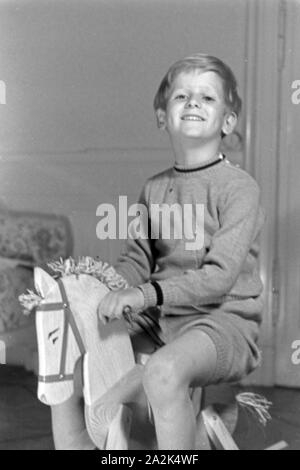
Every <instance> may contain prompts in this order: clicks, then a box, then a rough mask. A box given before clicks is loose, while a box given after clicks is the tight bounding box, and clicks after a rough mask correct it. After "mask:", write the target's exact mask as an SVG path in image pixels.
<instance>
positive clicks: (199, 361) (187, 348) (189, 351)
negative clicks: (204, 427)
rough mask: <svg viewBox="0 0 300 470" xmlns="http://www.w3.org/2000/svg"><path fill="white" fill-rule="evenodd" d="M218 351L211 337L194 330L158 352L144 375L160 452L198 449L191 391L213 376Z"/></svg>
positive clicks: (153, 356) (149, 362) (150, 361)
mask: <svg viewBox="0 0 300 470" xmlns="http://www.w3.org/2000/svg"><path fill="white" fill-rule="evenodd" d="M216 363H217V352H216V349H215V345H214V344H213V342H212V340H211V339H210V337H209V336H208V335H207V334H206V333H204V332H202V331H201V330H196V329H195V330H191V331H189V332H187V333H185V334H184V335H183V336H182V337H180V338H178V339H176V340H175V341H173V342H172V343H170V344H168V345H166V346H164V347H163V348H161V349H159V350H158V351H157V352H155V353H154V354H153V355H152V357H151V358H150V359H149V361H148V363H147V365H146V368H145V374H144V381H143V384H144V389H145V392H146V395H147V397H148V400H149V402H150V404H151V407H152V411H153V415H154V421H155V428H156V435H157V441H158V448H159V449H164V450H167V449H170V450H172V449H173V450H184V449H195V440H196V417H195V414H194V409H193V405H192V401H191V398H190V393H189V388H190V387H191V386H192V385H193V386H195V385H196V386H201V385H205V384H206V383H207V381H208V380H209V379H210V378H211V377H212V375H213V373H214V371H215V367H216Z"/></svg>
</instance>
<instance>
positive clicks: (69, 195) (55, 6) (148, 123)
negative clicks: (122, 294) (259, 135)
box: [0, 0, 247, 258]
mask: <svg viewBox="0 0 300 470" xmlns="http://www.w3.org/2000/svg"><path fill="white" fill-rule="evenodd" d="M246 14H247V2H246V1H244V0H98V1H92V0H82V1H79V0H59V1H58V0H34V1H33V0H9V1H4V0H1V1H0V79H1V80H4V81H5V83H6V86H7V104H6V105H5V106H4V105H1V106H0V157H1V160H0V199H1V201H2V203H5V204H6V205H8V206H9V207H12V208H17V209H26V208H28V209H35V210H40V211H48V212H59V213H64V214H67V215H69V216H70V217H71V219H72V223H73V226H74V231H75V249H76V254H88V253H89V254H97V253H98V254H99V250H100V254H101V255H102V254H103V256H104V255H105V254H107V253H108V252H109V253H110V255H109V257H112V258H114V256H115V253H116V250H115V248H111V247H110V248H108V247H107V246H106V244H103V243H102V244H101V246H99V241H97V239H96V236H95V226H96V222H97V220H96V217H95V212H96V208H97V206H98V204H100V203H101V202H113V201H112V199H114V200H115V199H116V197H117V196H118V195H119V194H125V195H126V194H128V196H129V197H130V198H131V199H132V200H134V199H135V198H136V197H137V194H138V192H139V190H140V187H141V185H142V183H143V181H144V179H145V177H146V176H149V175H151V174H153V173H155V172H156V171H159V170H160V169H162V168H163V167H166V166H168V165H170V164H171V162H172V159H171V154H170V151H169V150H168V145H169V142H168V139H167V136H166V135H164V134H162V133H160V132H159V131H158V130H157V129H156V123H155V119H154V116H153V111H152V101H153V96H154V93H155V92H156V88H157V87H158V85H159V82H160V80H161V78H162V76H163V74H164V73H165V72H166V70H167V68H168V67H169V65H170V64H171V63H172V62H173V61H175V60H177V59H178V58H181V57H182V56H184V55H187V54H190V53H192V52H196V51H204V52H209V53H211V54H214V55H217V56H219V57H221V58H222V59H224V60H225V61H226V62H228V63H229V64H230V65H231V66H232V68H233V69H234V71H235V73H236V75H237V78H238V81H239V82H240V85H241V93H242V95H244V82H245V77H244V74H245V51H246V42H245V41H246V31H247V18H246ZM242 126H243V123H241V127H242ZM237 158H240V155H239V156H238V157H237Z"/></svg>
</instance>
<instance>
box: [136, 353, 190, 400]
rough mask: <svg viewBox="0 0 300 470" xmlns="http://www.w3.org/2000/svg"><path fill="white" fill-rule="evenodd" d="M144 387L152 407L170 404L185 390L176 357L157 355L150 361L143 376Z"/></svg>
mask: <svg viewBox="0 0 300 470" xmlns="http://www.w3.org/2000/svg"><path fill="white" fill-rule="evenodd" d="M143 386H144V390H145V393H146V395H147V398H148V400H149V401H150V403H151V404H152V405H155V404H157V405H159V404H165V403H166V401H167V402H170V401H171V400H172V399H175V398H176V396H178V394H179V393H180V391H183V390H185V389H188V384H184V381H183V380H182V378H181V374H180V370H178V363H177V361H176V358H175V357H171V356H167V355H163V354H160V353H155V354H153V356H151V358H150V359H149V360H148V362H147V364H146V366H145V370H144V376H143Z"/></svg>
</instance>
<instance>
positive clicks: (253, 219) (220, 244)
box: [140, 180, 263, 307]
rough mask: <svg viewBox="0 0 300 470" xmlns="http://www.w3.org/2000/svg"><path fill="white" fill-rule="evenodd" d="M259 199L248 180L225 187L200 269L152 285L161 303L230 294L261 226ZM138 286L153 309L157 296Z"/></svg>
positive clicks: (206, 299) (150, 289) (200, 301)
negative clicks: (215, 229)
mask: <svg viewBox="0 0 300 470" xmlns="http://www.w3.org/2000/svg"><path fill="white" fill-rule="evenodd" d="M245 183H246V184H245ZM259 196H260V193H259V188H258V186H257V184H256V183H255V182H254V181H252V180H251V182H250V183H248V182H245V181H240V180H238V181H234V182H231V183H230V184H229V186H228V190H227V191H226V192H225V194H223V197H222V200H220V203H219V207H218V209H219V220H220V229H219V230H218V231H217V232H216V233H215V235H214V236H213V238H212V242H211V246H210V249H209V251H208V253H207V254H206V256H205V257H204V260H203V263H202V266H201V268H200V269H195V270H189V271H187V272H186V273H184V274H182V275H179V276H175V277H172V278H170V279H166V280H160V281H158V282H157V283H156V284H158V286H157V285H156V291H158V292H157V294H158V295H159V290H161V294H162V297H163V304H166V305H173V306H176V305H177V306H180V305H196V306H199V305H204V304H209V303H213V302H218V300H220V299H221V298H222V297H223V296H224V295H226V294H228V293H229V292H230V290H231V289H232V287H233V286H234V284H235V282H236V280H237V278H238V276H239V274H240V272H241V270H242V267H243V265H244V263H245V260H246V258H247V255H248V254H249V251H250V249H251V246H252V245H253V242H254V240H255V239H256V237H257V235H258V233H259V231H260V229H261V226H262V222H263V220H262V219H263V217H262V213H261V210H260V204H259V199H260V197H259ZM140 287H141V288H142V290H143V292H144V296H145V307H150V306H154V303H155V301H156V300H157V297H155V296H153V285H151V284H150V283H146V284H143V285H142V286H140ZM160 296H161V295H160ZM153 299H154V300H153Z"/></svg>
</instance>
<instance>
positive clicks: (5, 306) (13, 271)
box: [0, 267, 34, 333]
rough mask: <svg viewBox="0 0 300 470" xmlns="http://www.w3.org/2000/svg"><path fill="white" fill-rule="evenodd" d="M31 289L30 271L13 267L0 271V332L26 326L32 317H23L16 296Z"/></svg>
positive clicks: (31, 278) (31, 276) (31, 274)
mask: <svg viewBox="0 0 300 470" xmlns="http://www.w3.org/2000/svg"><path fill="white" fill-rule="evenodd" d="M32 287H33V273H32V269H30V268H24V267H15V268H9V267H6V268H4V269H0V332H1V333H2V332H5V331H8V330H13V329H15V328H20V327H22V326H25V325H28V324H29V323H30V322H32V321H34V317H32V318H31V317H30V318H28V317H25V316H24V315H23V314H22V307H21V305H20V303H19V301H18V296H19V295H20V294H21V293H22V292H24V291H26V290H27V289H28V288H32Z"/></svg>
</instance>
